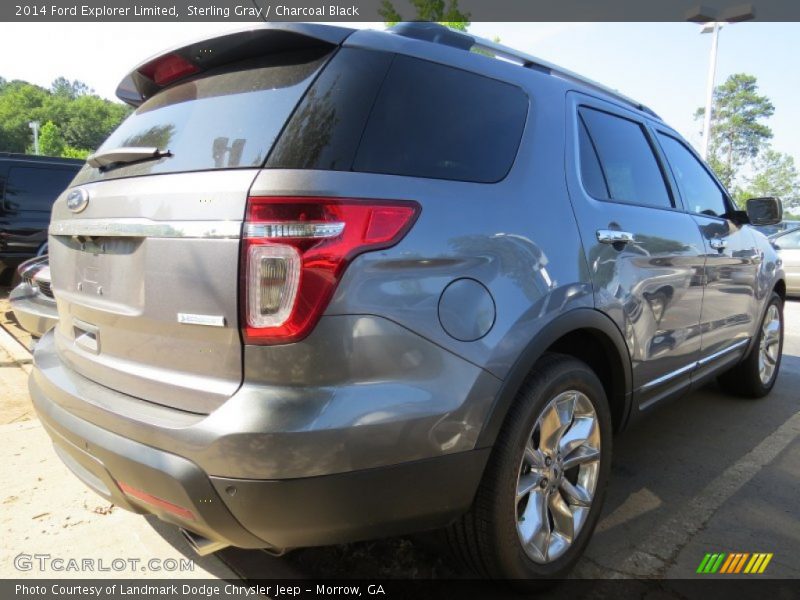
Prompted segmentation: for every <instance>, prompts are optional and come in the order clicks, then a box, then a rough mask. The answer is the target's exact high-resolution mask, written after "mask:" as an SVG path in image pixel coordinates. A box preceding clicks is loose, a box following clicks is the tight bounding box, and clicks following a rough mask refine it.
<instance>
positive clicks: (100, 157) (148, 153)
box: [86, 146, 172, 171]
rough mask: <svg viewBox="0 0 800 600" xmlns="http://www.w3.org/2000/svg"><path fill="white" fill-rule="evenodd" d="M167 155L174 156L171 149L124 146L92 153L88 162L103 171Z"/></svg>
mask: <svg viewBox="0 0 800 600" xmlns="http://www.w3.org/2000/svg"><path fill="white" fill-rule="evenodd" d="M166 156H172V152H170V151H169V150H159V149H158V148H141V147H135V146H130V147H127V146H123V147H122V148H114V149H113V150H103V151H101V152H95V153H94V154H90V155H89V157H88V158H87V159H86V162H87V163H89V166H91V167H97V168H98V169H100V170H101V171H105V170H107V169H113V168H114V167H117V166H121V165H128V164H131V163H136V162H142V161H145V160H157V159H159V158H164V157H166Z"/></svg>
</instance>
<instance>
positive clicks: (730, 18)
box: [686, 4, 756, 160]
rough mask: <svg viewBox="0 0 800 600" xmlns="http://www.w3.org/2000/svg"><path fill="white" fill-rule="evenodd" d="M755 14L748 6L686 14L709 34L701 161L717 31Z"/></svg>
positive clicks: (708, 126)
mask: <svg viewBox="0 0 800 600" xmlns="http://www.w3.org/2000/svg"><path fill="white" fill-rule="evenodd" d="M755 16H756V15H755V12H753V7H752V5H750V4H742V5H741V6H733V7H731V8H729V9H727V10H725V11H723V12H722V14H720V15H719V18H717V11H716V10H714V9H713V8H708V7H705V6H698V7H697V8H693V9H691V10H689V11H688V12H687V13H686V20H687V21H692V22H693V23H700V24H702V25H703V28H702V29H701V30H700V33H710V34H711V56H710V57H709V60H708V81H707V82H706V106H705V111H704V113H703V140H702V146H701V147H700V153H701V154H702V156H703V159H704V160H705V159H708V145H709V142H710V141H711V111H712V109H713V104H714V79H715V77H716V74H717V47H718V45H719V30H720V29H721V28H722V26H723V25H725V24H727V23H738V22H741V21H749V20H751V19H753V18H755Z"/></svg>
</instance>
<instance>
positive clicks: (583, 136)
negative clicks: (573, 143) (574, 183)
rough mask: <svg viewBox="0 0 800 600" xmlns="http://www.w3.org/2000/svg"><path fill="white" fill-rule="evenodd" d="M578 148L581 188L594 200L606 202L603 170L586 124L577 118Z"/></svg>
mask: <svg viewBox="0 0 800 600" xmlns="http://www.w3.org/2000/svg"><path fill="white" fill-rule="evenodd" d="M578 146H579V149H580V153H581V158H580V160H581V178H582V179H583V187H585V188H586V191H587V192H589V194H590V195H592V196H594V197H595V198H601V199H603V200H606V199H608V198H610V196H609V194H608V186H607V185H606V178H605V176H604V175H603V169H602V167H600V159H599V158H598V157H597V150H595V147H594V144H593V143H592V139H591V138H590V137H589V132H588V131H587V130H586V123H584V122H583V119H582V118H581V117H578Z"/></svg>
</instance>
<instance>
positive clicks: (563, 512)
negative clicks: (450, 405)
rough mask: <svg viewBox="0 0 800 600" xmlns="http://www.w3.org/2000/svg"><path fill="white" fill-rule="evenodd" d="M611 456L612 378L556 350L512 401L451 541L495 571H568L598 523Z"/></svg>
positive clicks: (478, 565)
mask: <svg viewBox="0 0 800 600" xmlns="http://www.w3.org/2000/svg"><path fill="white" fill-rule="evenodd" d="M610 465H611V416H610V412H609V408H608V402H607V399H606V395H605V392H604V390H603V386H602V384H601V383H600V381H599V380H598V378H597V376H596V375H595V374H594V372H593V371H592V370H591V369H590V368H589V367H588V366H587V365H586V364H585V363H583V362H581V361H578V360H576V359H574V358H571V357H568V356H564V355H558V354H548V355H546V356H545V357H544V358H542V359H541V360H540V361H539V363H537V365H536V367H535V368H534V371H533V372H532V373H531V375H530V377H529V379H528V381H527V383H526V384H525V385H524V386H523V388H522V389H521V390H520V392H519V394H518V396H517V398H516V400H515V403H514V405H513V406H512V408H511V409H510V410H509V414H508V416H507V418H506V422H505V424H504V426H503V429H502V430H501V432H500V434H499V436H498V439H497V442H496V443H495V448H494V450H493V452H492V456H491V458H490V460H489V464H488V465H487V468H486V472H485V474H484V478H483V481H482V482H481V485H480V487H479V490H478V493H477V495H476V499H475V503H474V505H473V508H472V509H471V510H470V512H469V513H468V514H467V515H465V516H464V517H463V518H462V519H461V520H460V521H459V522H458V523H456V524H455V525H454V526H452V527H451V530H450V532H449V537H450V541H451V546H455V551H456V553H457V554H458V555H460V556H461V557H462V558H464V559H465V560H466V562H467V563H468V565H469V566H471V567H472V569H473V570H475V571H476V572H478V573H480V574H483V575H488V576H490V577H499V578H508V579H537V578H540V579H556V578H560V577H563V576H564V575H566V574H567V572H569V570H570V569H571V568H572V567H573V566H574V564H575V563H576V562H577V560H578V559H579V558H580V556H581V554H582V553H583V550H584V548H585V547H586V544H587V543H588V541H589V538H590V537H591V534H592V531H593V530H594V527H595V525H596V523H597V519H598V518H599V515H600V510H601V508H602V503H603V497H604V494H605V488H606V482H607V480H608V474H609V469H610Z"/></svg>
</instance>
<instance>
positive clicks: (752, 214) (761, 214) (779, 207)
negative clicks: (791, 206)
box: [747, 196, 783, 225]
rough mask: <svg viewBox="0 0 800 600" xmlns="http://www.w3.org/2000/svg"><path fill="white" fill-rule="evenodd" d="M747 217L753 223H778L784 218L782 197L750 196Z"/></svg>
mask: <svg viewBox="0 0 800 600" xmlns="http://www.w3.org/2000/svg"><path fill="white" fill-rule="evenodd" d="M747 218H748V219H749V220H750V224H751V225H777V224H778V223H780V222H781V221H782V220H783V204H782V203H781V199H780V198H775V197H773V196H770V197H767V198H750V199H749V200H748V201H747Z"/></svg>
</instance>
